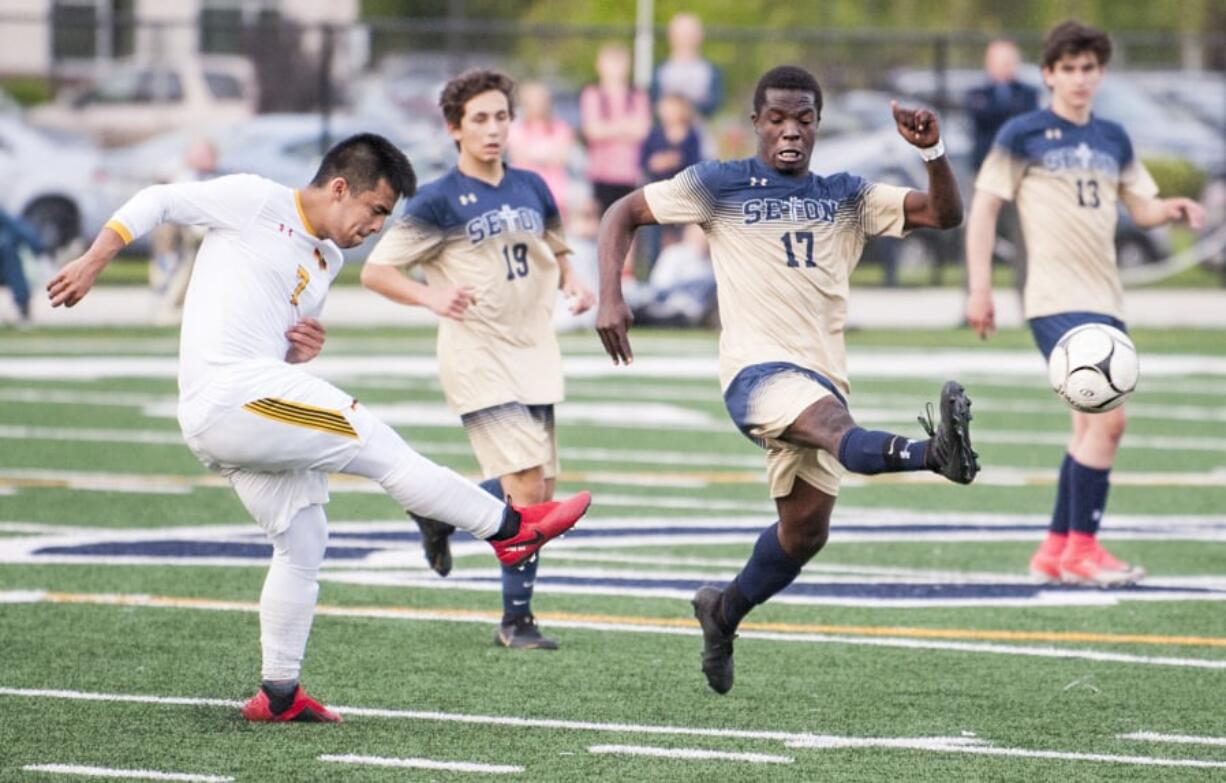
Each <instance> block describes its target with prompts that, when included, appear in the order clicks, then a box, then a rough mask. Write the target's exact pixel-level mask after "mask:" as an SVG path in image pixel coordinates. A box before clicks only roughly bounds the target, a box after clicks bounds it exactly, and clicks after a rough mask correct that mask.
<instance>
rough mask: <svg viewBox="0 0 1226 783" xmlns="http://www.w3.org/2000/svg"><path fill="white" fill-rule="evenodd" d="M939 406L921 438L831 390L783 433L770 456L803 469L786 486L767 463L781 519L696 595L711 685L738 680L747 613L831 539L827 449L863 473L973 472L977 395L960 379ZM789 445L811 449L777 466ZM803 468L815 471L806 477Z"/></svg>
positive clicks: (833, 486)
mask: <svg viewBox="0 0 1226 783" xmlns="http://www.w3.org/2000/svg"><path fill="white" fill-rule="evenodd" d="M789 382H791V381H789ZM734 387H735V382H734ZM731 407H732V406H730V409H731ZM940 411H941V415H940V420H939V423H934V422H933V414H932V412H931V406H930V410H929V413H928V419H927V421H925V420H923V419H921V420H920V422H921V424H923V425H924V429H925V430H926V431H927V432H928V434H929V436H930V437H929V439H928V440H925V441H916V440H912V439H908V438H905V437H903V436H901V435H895V434H893V433H889V432H880V431H869V430H865V429H863V428H862V427H859V426H857V425H856V423H855V421H854V420H853V419H852V417H851V414H850V413H849V412H848V410H847V407H846V405H845V404H844V403H843V401H842V400H841V399H840V398H839V397H836V396H834V395H833V394H829V395H824V396H822V397H821V398H820V399H818V400H816V401H815V402H813V403H812V404H810V405H809V406H808V407H806V408H805V409H804V410H803V411H802V412H801V413H800V415H799V416H797V417H796V419H795V420H794V421H793V422H792V423H791V424H790V425H789V426H788V427H787V428H786V429H784V430H783V432H782V433H780V434H779V435H778V436H777V439H778V441H781V442H782V443H776V444H774V446H772V451H771V454H772V456H771V457H770V460H768V462H770V461H774V465H775V466H776V468H777V469H781V470H783V471H784V472H787V473H792V474H794V475H796V478H795V480H794V483H792V484H791V485H790V486H786V480H785V484H784V485H782V488H779V487H777V485H776V482H777V479H776V478H775V477H774V476H773V474H774V473H775V470H774V469H771V468H768V474H772V479H771V481H772V492H773V493H775V494H776V505H777V507H778V509H779V522H778V523H777V524H776V525H775V526H773V527H771V528H768V529H767V530H766V531H764V532H763V534H762V535H761V536H760V537H759V538H758V542H757V544H756V545H755V546H754V551H753V554H752V555H751V556H750V559H749V562H748V563H747V564H746V566H745V568H744V569H743V570H742V571H741V573H740V574H739V575H738V576H737V577H736V579H734V580H733V581H732V582H731V583H730V584H729V585H728V586H727V587H725V588H724V589H723V590H722V591H720V590H718V589H716V588H714V587H704V588H700V589H699V591H698V593H697V594H696V595H695V597H694V612H695V615H696V616H697V617H698V620H699V623H700V624H701V625H702V628H703V672H704V673H705V674H706V675H707V682H708V683H709V684H710V685H711V687H712V689H714V690H715V691H717V692H719V693H726V692H727V691H728V690H729V689H730V688H731V687H732V683H733V662H732V641H733V639H734V638H735V630H736V627H737V625H738V624H739V623H740V621H741V619H742V618H743V617H744V616H745V615H746V614H748V613H749V611H750V610H752V609H753V607H755V606H757V605H758V604H760V603H763V602H765V601H766V600H767V599H768V598H770V597H771V596H772V595H774V594H775V593H777V592H779V591H780V590H783V589H784V588H785V587H787V586H788V585H789V584H791V583H792V581H793V580H794V579H795V578H796V575H797V574H799V573H800V569H801V567H802V566H803V565H804V564H805V563H806V562H808V561H809V560H810V559H811V558H812V557H813V556H814V555H816V554H817V553H818V552H819V551H820V550H821V548H822V547H823V546H824V545H825V543H826V538H827V536H828V535H829V531H830V512H831V510H832V509H833V508H834V499H835V494H836V493H837V491H838V476H837V475H835V474H833V473H832V472H831V469H830V467H829V465H828V459H829V457H823V456H820V452H824V453H825V454H826V455H837V458H838V462H839V464H840V465H842V467H843V468H845V469H846V470H850V471H853V472H856V473H866V474H874V473H884V472H898V471H914V470H931V471H934V472H936V473H940V474H941V475H943V476H945V477H946V478H948V479H950V480H951V481H956V482H958V483H963V484H969V483H970V482H971V481H972V480H974V478H975V474H976V473H977V472H978V470H979V463H978V459H977V455H976V454H975V452H974V450H973V449H972V448H971V441H970V420H971V416H970V401H969V400H968V399H967V398H966V395H965V393H964V392H963V390H962V387H961V386H960V385H959V384H957V383H956V382H954V381H950V382H948V383H946V384H945V386H944V388H943V389H942V391H941V400H940ZM745 415H748V416H749V417H750V418H754V417H755V416H757V415H758V414H755V413H749V414H739V413H734V414H733V416H734V419H737V418H738V416H741V417H742V418H743V417H744V416H745ZM738 425H739V426H741V427H742V429H743V430H744V429H745V428H746V426H747V425H746V422H744V421H738ZM760 434H761V433H760ZM766 434H767V435H769V433H766ZM787 446H791V447H793V448H794V449H802V450H805V453H802V452H801V451H794V452H793V453H792V456H790V457H785V458H784V460H785V461H786V460H791V461H792V466H791V467H785V468H778V466H779V465H780V464H781V463H780V462H779V461H778V455H779V454H782V453H785V452H786V447H787ZM835 469H836V470H837V468H835ZM806 471H807V473H806ZM802 475H808V476H812V477H815V478H814V480H813V481H812V482H810V481H805V480H802ZM819 479H820V480H819ZM814 483H820V484H821V486H820V487H819V486H814Z"/></svg>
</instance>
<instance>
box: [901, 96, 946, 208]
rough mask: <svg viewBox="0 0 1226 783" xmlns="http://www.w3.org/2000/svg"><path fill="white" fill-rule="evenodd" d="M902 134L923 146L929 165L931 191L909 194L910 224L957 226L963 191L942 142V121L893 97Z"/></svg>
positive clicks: (925, 158) (904, 204)
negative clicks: (959, 190)
mask: <svg viewBox="0 0 1226 783" xmlns="http://www.w3.org/2000/svg"><path fill="white" fill-rule="evenodd" d="M890 108H891V109H892V110H893V112H894V122H895V124H896V125H897V126H898V135H900V136H902V137H903V138H904V139H906V140H907V142H908V143H909V144H911V145H913V146H915V147H917V148H919V150H920V154H921V155H923V156H924V160H925V168H927V169H928V192H926V193H920V192H919V191H912V192H911V193H908V194H907V199H906V201H905V202H904V203H903V208H904V210H905V211H906V214H907V223H906V227H907V228H955V227H957V226H958V225H960V224H961V223H962V195H961V194H960V193H959V192H958V181H957V179H955V177H954V170H953V168H951V167H950V165H949V158H948V157H946V155H945V147H944V144H943V143H942V142H941V124H940V122H939V121H938V120H937V116H936V115H935V114H933V113H932V112H930V111H928V110H927V109H904V108H902V107H901V106H899V105H898V101H892V102H891V103H890Z"/></svg>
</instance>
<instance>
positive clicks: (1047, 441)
mask: <svg viewBox="0 0 1226 783" xmlns="http://www.w3.org/2000/svg"><path fill="white" fill-rule="evenodd" d="M906 418H907V416H906V415H904V414H899V416H898V417H896V418H890V419H889V420H890V421H897V420H902V419H906ZM861 419H862V420H863V421H872V419H871V418H869V419H865V418H863V417H861ZM392 423H395V422H392ZM444 424H446V423H444ZM651 426H653V427H657V426H659V427H660V428H662V429H667V428H668V423H667V422H665V423H664V424H663V425H660V424H659V423H658V422H655V421H652V422H651ZM685 429H687V430H688V429H692V428H690V427H685ZM0 439H4V440H51V441H90V442H96V443H142V444H149V445H169V446H181V445H183V436H182V435H180V434H179V432H178V430H152V429H101V428H95V427H42V426H28V425H20V424H0ZM974 439H975V442H976V443H1002V444H1009V445H1019V446H1061V445H1064V444H1065V443H1067V442H1068V433H1067V432H1064V431H1063V430H1060V431H1055V430H1052V431H1037V430H1025V431H1023V430H985V429H977V430H975V432H974ZM1127 445H1128V448H1130V449H1143V450H1153V451H1210V452H1215V453H1222V452H1226V438H1209V437H1186V436H1177V435H1129V436H1128V440H1127ZM412 446H413V448H415V449H417V450H418V451H420V452H423V453H425V454H428V455H439V454H446V455H460V456H468V455H469V454H471V453H472V447H471V446H469V445H468V444H467V443H461V442H458V441H456V442H447V441H423V440H417V439H414V440H413V443H412ZM561 454H562V459H563V460H565V461H567V462H623V463H627V464H648V465H680V466H717V467H737V468H761V467H762V466H763V465H764V464H765V459H766V458H765V455H764V454H761V453H753V452H750V453H746V454H720V453H714V452H711V451H669V450H663V449H661V450H657V449H609V448H583V447H566V446H563V447H562V450H561Z"/></svg>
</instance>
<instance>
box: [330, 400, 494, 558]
mask: <svg viewBox="0 0 1226 783" xmlns="http://www.w3.org/2000/svg"><path fill="white" fill-rule="evenodd" d="M341 472H342V473H351V474H354V475H357V476H365V477H367V478H370V479H374V480H375V481H377V482H379V484H380V485H382V486H383V488H384V489H385V490H387V493H388V494H389V495H391V496H392V498H393V499H394V500H395V501H396V502H397V503H399V504H400V505H401V506H402V507H403V508H404V509H405V510H407V511H412V512H413V513H414V514H417V515H418V516H423V517H428V518H430V519H437V520H438V521H440V522H446V523H447V524H449V525H455V526H456V527H458V528H459V529H461V530H467V531H468V532H469V533H472V534H473V535H474V536H476V537H477V538H489V537H490V536H492V535H494V534H495V533H497V532H498V528H500V527H502V515H503V513H504V511H505V510H506V506H505V504H503V503H502V501H500V500H497V499H495V498H494V496H493V495H491V494H489V493H488V492H486V491H485V490H483V489H481V488H480V487H478V486H477V485H476V484H474V483H472V482H471V481H468V480H467V479H465V478H464V477H463V476H461V475H460V474H458V473H456V472H455V471H454V470H450V469H448V468H444V467H442V466H441V465H437V464H435V463H433V462H431V461H430V460H428V459H426V458H425V457H423V456H422V455H420V454H418V453H417V452H416V451H414V450H413V449H412V448H411V447H410V446H409V444H407V443H405V442H404V441H403V440H402V439H401V438H400V436H399V435H397V434H396V432H395V431H394V430H393V429H392V428H391V427H389V426H387V425H386V424H384V423H383V422H375V426H374V428H373V430H372V431H371V434H370V437H369V438H367V440H366V443H365V444H363V446H362V450H361V451H359V452H358V454H357V456H356V457H354V458H353V460H352V461H351V462H350V463H349V464H348V465H346V466H345V468H344V470H343V471H341Z"/></svg>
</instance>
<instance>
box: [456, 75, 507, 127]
mask: <svg viewBox="0 0 1226 783" xmlns="http://www.w3.org/2000/svg"><path fill="white" fill-rule="evenodd" d="M490 90H497V91H498V92H500V93H502V94H503V95H505V96H507V109H508V110H509V111H510V112H511V117H512V118H514V117H515V80H514V79H512V78H511V77H510V76H507V75H506V74H505V73H502V72H500V71H491V70H488V69H474V70H471V71H465V72H464V73H462V74H460V75H459V76H457V77H455V78H454V79H452V80H451V81H449V82H447V84H445V85H443V91H442V93H440V94H439V96H438V107H439V108H440V109H442V110H443V119H444V120H446V121H447V125H448V126H449V127H452V128H458V127H460V120H462V119H464V106H465V104H467V103H468V102H469V101H470V100H472V99H473V98H474V97H475V96H477V95H480V94H481V93H483V92H489V91H490Z"/></svg>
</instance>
